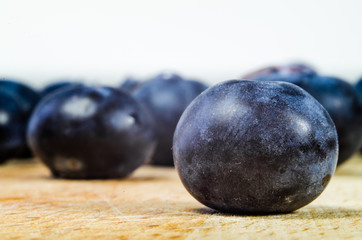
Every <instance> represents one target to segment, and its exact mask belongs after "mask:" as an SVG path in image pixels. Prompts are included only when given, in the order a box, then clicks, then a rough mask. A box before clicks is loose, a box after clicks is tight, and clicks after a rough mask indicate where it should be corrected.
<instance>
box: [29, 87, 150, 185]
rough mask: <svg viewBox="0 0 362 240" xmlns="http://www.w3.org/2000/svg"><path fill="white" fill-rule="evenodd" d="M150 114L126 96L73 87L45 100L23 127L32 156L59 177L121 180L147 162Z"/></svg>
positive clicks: (103, 88)
mask: <svg viewBox="0 0 362 240" xmlns="http://www.w3.org/2000/svg"><path fill="white" fill-rule="evenodd" d="M151 126H152V122H151V119H150V116H149V114H148V113H147V111H146V110H145V109H144V108H143V106H142V105H141V104H139V103H138V102H137V101H136V100H135V99H134V98H132V97H131V96H130V95H128V94H126V93H124V92H122V91H120V90H118V89H113V88H108V87H85V86H83V87H76V88H70V89H67V90H64V91H59V92H57V93H55V94H54V95H52V96H51V97H49V98H45V100H44V101H42V102H41V103H40V104H39V105H38V107H37V108H36V110H35V112H34V114H33V116H32V118H31V120H30V123H29V128H28V139H29V143H30V146H31V148H32V150H33V151H34V153H35V154H36V155H37V156H39V157H40V159H41V160H42V161H43V162H44V163H45V164H46V165H47V166H48V167H49V168H50V170H51V171H52V173H53V175H54V176H56V177H63V178H79V179H87V178H122V177H126V176H128V175H129V174H130V173H131V172H132V171H134V170H135V169H136V168H137V167H139V166H141V165H142V164H143V163H144V162H145V161H146V160H147V159H148V158H150V157H151V155H152V152H153V149H154V146H155V141H154V134H153V131H152V127H151Z"/></svg>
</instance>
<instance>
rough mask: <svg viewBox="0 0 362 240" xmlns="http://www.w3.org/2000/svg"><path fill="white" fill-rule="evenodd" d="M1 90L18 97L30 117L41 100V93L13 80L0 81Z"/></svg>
mask: <svg viewBox="0 0 362 240" xmlns="http://www.w3.org/2000/svg"><path fill="white" fill-rule="evenodd" d="M0 89H2V90H4V91H7V92H9V93H11V94H14V95H16V96H17V97H18V98H19V100H20V101H21V104H22V106H23V108H24V109H25V111H26V112H27V115H28V116H30V115H31V113H32V111H33V109H34V108H35V106H36V104H37V103H38V102H39V100H40V96H39V93H38V92H36V91H35V90H34V89H32V88H31V87H30V86H28V85H26V84H24V83H20V82H18V81H15V80H11V79H5V78H3V79H0Z"/></svg>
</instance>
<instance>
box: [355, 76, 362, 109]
mask: <svg viewBox="0 0 362 240" xmlns="http://www.w3.org/2000/svg"><path fill="white" fill-rule="evenodd" d="M355 89H356V91H357V93H358V98H359V100H360V104H361V105H362V78H361V79H360V80H359V81H358V82H357V83H356V85H355Z"/></svg>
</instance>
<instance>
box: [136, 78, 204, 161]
mask: <svg viewBox="0 0 362 240" xmlns="http://www.w3.org/2000/svg"><path fill="white" fill-rule="evenodd" d="M206 88H207V86H206V85H205V84H203V83H200V82H198V81H193V80H190V81H187V80H184V79H182V78H181V77H180V76H178V75H176V74H168V73H163V74H160V75H158V76H156V77H155V78H153V79H151V80H149V81H146V82H144V83H142V85H141V86H140V87H138V88H137V89H136V90H135V91H134V93H133V94H134V96H135V97H136V98H137V99H138V100H140V101H141V102H143V103H144V104H145V105H146V106H147V108H148V109H150V112H151V113H152V114H153V117H154V119H155V123H156V125H155V131H156V136H157V147H156V150H155V153H154V156H153V158H152V164H154V165H162V166H173V158H172V150H171V147H172V137H173V133H174V131H175V128H176V124H177V122H178V120H179V118H180V116H181V114H182V112H183V111H184V110H185V108H186V107H187V106H188V105H189V103H190V102H191V101H192V100H193V99H194V98H195V97H196V96H198V95H199V94H200V93H201V92H202V91H203V90H205V89H206Z"/></svg>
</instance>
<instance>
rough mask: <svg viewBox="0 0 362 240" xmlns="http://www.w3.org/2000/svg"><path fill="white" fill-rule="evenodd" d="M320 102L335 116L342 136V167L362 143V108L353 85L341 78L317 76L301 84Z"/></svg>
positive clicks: (340, 154) (339, 161)
mask: <svg viewBox="0 0 362 240" xmlns="http://www.w3.org/2000/svg"><path fill="white" fill-rule="evenodd" d="M298 85H299V86H300V87H302V88H303V89H304V90H306V91H307V92H308V93H310V94H311V95H312V96H313V97H315V99H317V100H318V101H319V102H320V103H321V104H322V105H323V106H324V108H325V109H326V110H327V111H328V113H329V114H330V116H331V117H332V119H333V121H334V123H335V125H336V128H337V133H338V142H339V157H338V164H341V163H343V162H345V161H346V160H348V159H349V158H350V157H351V156H352V155H353V154H354V153H355V152H357V150H358V149H359V147H360V146H361V143H362V105H361V104H360V103H359V100H358V94H357V92H356V91H355V89H354V88H353V86H352V85H351V84H350V83H348V82H346V81H344V80H342V79H339V78H335V77H324V76H314V77H313V78H311V79H308V80H305V81H302V82H300V84H298Z"/></svg>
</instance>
